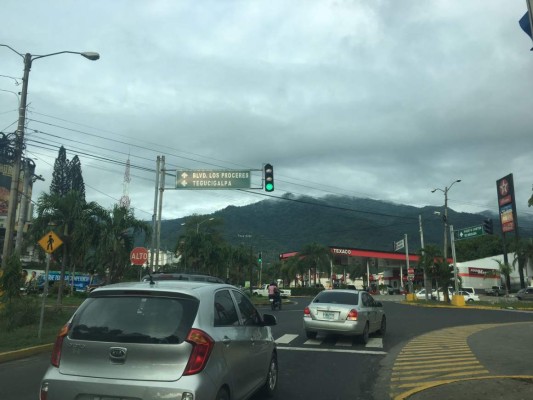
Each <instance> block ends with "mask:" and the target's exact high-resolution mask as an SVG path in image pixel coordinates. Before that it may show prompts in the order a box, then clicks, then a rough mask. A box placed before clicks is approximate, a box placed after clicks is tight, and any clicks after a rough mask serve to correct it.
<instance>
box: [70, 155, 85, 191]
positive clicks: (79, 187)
mask: <svg viewBox="0 0 533 400" xmlns="http://www.w3.org/2000/svg"><path fill="white" fill-rule="evenodd" d="M67 182H68V184H69V190H74V191H76V192H78V194H79V196H80V199H81V200H82V201H85V183H84V181H83V176H82V173H81V162H80V159H79V158H78V156H77V155H76V156H74V158H73V159H72V161H71V162H70V163H69V164H68V171H67Z"/></svg>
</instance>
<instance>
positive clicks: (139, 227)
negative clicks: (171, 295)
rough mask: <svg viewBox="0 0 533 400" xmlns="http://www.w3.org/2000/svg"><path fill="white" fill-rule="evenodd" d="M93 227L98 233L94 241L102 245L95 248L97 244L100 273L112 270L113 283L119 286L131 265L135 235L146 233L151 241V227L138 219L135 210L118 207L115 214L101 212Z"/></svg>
mask: <svg viewBox="0 0 533 400" xmlns="http://www.w3.org/2000/svg"><path fill="white" fill-rule="evenodd" d="M93 226H94V229H95V230H96V232H95V235H94V236H93V237H94V238H95V239H96V240H97V241H98V243H93V244H97V246H96V249H95V251H96V252H97V254H98V258H99V260H100V271H99V272H101V273H102V272H104V271H103V269H107V268H108V269H109V282H118V281H119V280H120V279H121V278H122V276H123V274H124V270H125V268H126V267H127V266H128V265H129V256H130V252H131V250H132V249H133V247H134V239H135V235H137V234H139V233H145V238H148V236H149V235H150V234H151V230H150V226H149V225H148V224H147V223H146V222H144V221H141V220H138V219H136V218H135V215H134V213H133V211H132V210H131V209H129V208H126V207H122V206H120V205H118V204H115V205H114V206H113V208H112V209H111V210H104V209H102V208H100V211H99V213H98V215H97V216H96V217H95V219H94V225H93Z"/></svg>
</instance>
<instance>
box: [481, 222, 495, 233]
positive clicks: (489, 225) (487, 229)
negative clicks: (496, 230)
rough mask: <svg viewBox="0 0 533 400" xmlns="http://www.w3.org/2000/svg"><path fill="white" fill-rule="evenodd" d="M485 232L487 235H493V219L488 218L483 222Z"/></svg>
mask: <svg viewBox="0 0 533 400" xmlns="http://www.w3.org/2000/svg"><path fill="white" fill-rule="evenodd" d="M483 231H484V232H485V233H486V234H487V235H492V233H493V226H492V219H490V218H487V219H485V220H484V221H483Z"/></svg>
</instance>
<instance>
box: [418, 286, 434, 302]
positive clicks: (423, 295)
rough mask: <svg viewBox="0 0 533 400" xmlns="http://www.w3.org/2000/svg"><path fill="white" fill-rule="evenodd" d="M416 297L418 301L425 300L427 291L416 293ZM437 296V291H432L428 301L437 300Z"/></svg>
mask: <svg viewBox="0 0 533 400" xmlns="http://www.w3.org/2000/svg"><path fill="white" fill-rule="evenodd" d="M415 296H416V298H417V299H418V300H425V299H426V289H420V290H419V291H418V292H415ZM436 296H437V294H436V291H435V290H432V291H431V293H428V299H429V300H436V299H437V297H436Z"/></svg>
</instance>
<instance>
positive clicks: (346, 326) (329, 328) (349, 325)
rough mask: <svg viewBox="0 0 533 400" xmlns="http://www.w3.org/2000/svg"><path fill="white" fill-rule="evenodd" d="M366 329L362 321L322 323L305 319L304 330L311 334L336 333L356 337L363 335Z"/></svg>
mask: <svg viewBox="0 0 533 400" xmlns="http://www.w3.org/2000/svg"><path fill="white" fill-rule="evenodd" d="M364 328H365V324H364V322H362V321H338V322H333V321H321V320H315V319H311V318H309V319H307V318H306V319H304V329H305V330H306V331H311V332H322V333H334V334H338V335H345V336H354V335H361V334H362V333H363V330H364Z"/></svg>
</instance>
